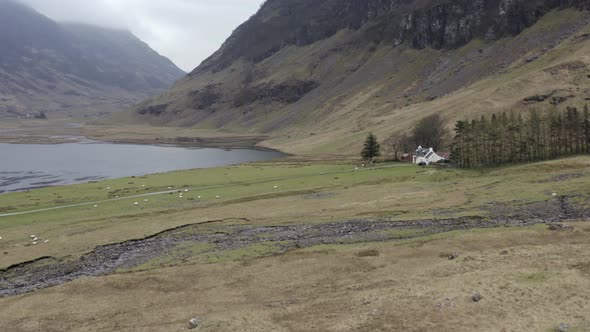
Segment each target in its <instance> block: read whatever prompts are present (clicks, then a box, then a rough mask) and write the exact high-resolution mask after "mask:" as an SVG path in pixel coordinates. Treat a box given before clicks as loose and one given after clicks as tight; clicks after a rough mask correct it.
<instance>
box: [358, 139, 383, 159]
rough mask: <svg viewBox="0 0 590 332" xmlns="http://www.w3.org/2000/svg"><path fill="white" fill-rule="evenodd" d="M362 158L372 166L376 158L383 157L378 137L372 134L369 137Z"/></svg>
mask: <svg viewBox="0 0 590 332" xmlns="http://www.w3.org/2000/svg"><path fill="white" fill-rule="evenodd" d="M361 156H362V157H363V159H364V160H366V161H368V162H369V163H370V164H372V163H373V161H374V160H375V158H377V157H379V156H381V146H380V145H379V142H377V136H375V135H373V134H372V133H371V134H369V136H367V139H366V140H365V146H364V148H363V151H362V152H361Z"/></svg>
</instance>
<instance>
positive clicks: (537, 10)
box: [191, 0, 590, 76]
mask: <svg viewBox="0 0 590 332" xmlns="http://www.w3.org/2000/svg"><path fill="white" fill-rule="evenodd" d="M568 7H577V8H590V4H589V3H588V1H586V0H453V1H436V0H326V1H322V2H321V3H318V1H314V0H269V1H267V2H266V3H265V4H264V6H263V7H262V8H261V10H260V11H259V12H258V13H257V14H256V15H255V16H254V17H252V18H251V19H250V20H249V21H248V22H246V23H244V24H243V25H242V26H240V27H239V28H238V29H237V30H236V31H235V33H234V34H233V35H232V36H231V37H230V38H229V39H228V40H227V42H226V43H225V44H224V45H223V47H222V48H221V49H220V50H219V51H218V52H217V53H216V54H215V55H213V56H212V57H211V58H209V59H208V60H207V61H205V62H204V63H203V64H202V65H201V66H200V67H199V68H197V69H196V70H195V71H194V72H193V73H191V75H193V76H194V75H197V74H198V73H201V72H203V71H205V70H208V69H213V70H220V69H223V68H224V67H226V66H228V65H230V64H231V63H232V62H233V61H235V60H237V59H239V58H244V59H247V60H249V61H253V62H259V61H261V60H263V59H265V58H267V57H268V56H270V55H272V54H274V53H275V52H277V51H279V50H280V49H282V48H283V47H285V46H287V45H299V46H303V45H308V44H311V43H314V42H317V41H319V40H322V39H325V38H329V37H331V36H333V35H334V34H336V33H337V32H338V31H340V30H342V29H352V30H358V29H361V28H366V31H365V37H366V40H370V41H373V42H388V43H392V44H394V45H400V44H402V43H408V44H410V45H412V46H413V47H415V48H418V49H421V48H425V47H433V48H435V49H440V48H455V47H459V46H461V45H464V44H466V43H467V42H469V41H471V40H472V39H474V38H482V39H485V40H497V39H499V38H502V37H505V36H511V35H517V34H519V33H520V32H521V31H522V30H524V29H525V28H527V27H529V26H531V25H532V24H534V23H535V22H536V21H537V20H538V19H539V18H540V17H542V16H543V15H545V14H546V13H547V12H548V11H550V10H552V9H555V8H568Z"/></svg>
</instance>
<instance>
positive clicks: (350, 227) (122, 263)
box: [0, 197, 589, 298]
mask: <svg viewBox="0 0 590 332" xmlns="http://www.w3.org/2000/svg"><path fill="white" fill-rule="evenodd" d="M568 201H569V198H567V197H565V198H564V197H558V198H556V199H553V200H552V201H550V202H541V203H535V204H528V205H524V206H520V207H518V208H514V207H512V208H507V207H506V206H505V205H503V204H493V206H492V207H488V211H490V212H491V213H492V215H494V216H493V217H491V218H453V219H438V220H434V219H432V220H419V221H391V220H383V219H381V220H377V219H373V220H368V219H354V220H347V221H343V222H333V223H319V224H294V225H281V226H256V225H248V223H249V222H250V221H249V220H247V219H242V220H239V223H238V224H235V223H234V224H233V225H225V224H224V222H225V220H214V221H210V222H208V223H205V224H203V223H199V224H192V225H186V226H181V227H178V228H174V229H170V230H166V231H164V232H161V233H158V234H155V235H153V236H150V237H146V238H143V239H138V240H130V241H125V242H121V243H115V244H110V245H104V246H98V247H96V248H95V249H94V250H93V251H92V252H89V253H87V254H85V255H82V256H80V257H77V258H56V257H41V258H39V259H36V260H33V261H29V262H24V263H21V264H16V265H13V266H10V267H8V268H6V269H4V270H0V298H1V297H9V296H15V295H20V294H24V293H28V292H32V291H36V290H39V289H43V288H47V287H51V286H56V285H60V284H63V283H66V282H69V281H72V280H75V279H78V278H80V277H92V276H104V275H109V274H113V273H116V271H118V270H126V269H132V268H133V267H137V266H140V265H142V264H145V263H147V262H149V261H150V260H153V259H155V258H159V257H165V256H167V255H168V256H170V255H175V252H174V248H178V246H181V245H187V244H188V245H192V244H208V245H209V247H210V249H207V250H210V251H212V252H213V251H223V250H232V249H239V248H245V247H248V246H251V245H255V244H259V243H265V244H274V245H275V246H276V248H278V249H277V251H276V252H275V253H285V252H288V251H291V250H295V249H298V248H305V247H311V246H315V245H321V244H353V243H366V242H380V241H396V240H402V239H409V238H416V237H422V236H426V235H431V234H437V233H443V232H449V231H454V230H468V229H478V228H495V227H519V226H527V225H534V224H550V223H554V222H557V221H560V220H572V219H577V220H579V219H580V218H588V217H589V216H588V212H587V211H586V210H585V209H584V210H583V209H576V208H574V207H572V206H571V204H569V203H568ZM233 220H234V222H235V219H233Z"/></svg>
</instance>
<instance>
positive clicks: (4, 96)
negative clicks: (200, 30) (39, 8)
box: [0, 0, 184, 116]
mask: <svg viewBox="0 0 590 332" xmlns="http://www.w3.org/2000/svg"><path fill="white" fill-rule="evenodd" d="M182 76H184V72H183V71H182V70H180V69H179V68H177V67H176V66H175V65H174V64H173V63H172V62H171V61H170V60H168V59H166V58H164V57H162V56H160V55H159V54H157V53H156V52H155V51H154V50H152V49H151V48H150V47H149V46H148V45H146V44H145V43H143V42H142V41H141V40H139V39H138V38H136V37H135V36H133V35H132V34H131V33H130V32H128V31H119V30H112V29H104V28H100V27H93V26H86V25H80V24H59V23H56V22H54V21H52V20H51V19H49V18H47V17H45V16H43V15H40V14H39V13H37V12H35V11H34V10H33V9H31V8H28V7H26V6H24V5H22V4H20V3H17V2H15V1H11V0H0V115H6V114H10V115H12V116H23V115H25V114H32V113H35V112H38V111H45V112H48V113H52V112H55V111H63V110H66V111H68V112H72V113H75V112H76V111H77V110H81V109H87V110H90V111H91V110H92V109H94V110H96V111H98V112H100V111H103V110H105V111H109V110H116V109H117V108H119V109H123V108H125V107H128V106H129V105H131V104H133V103H134V102H137V101H138V100H141V99H142V98H145V97H147V96H149V95H150V94H153V93H159V92H161V91H162V90H164V89H165V88H168V87H170V86H171V85H172V83H174V82H175V81H176V80H178V79H179V78H181V77H182Z"/></svg>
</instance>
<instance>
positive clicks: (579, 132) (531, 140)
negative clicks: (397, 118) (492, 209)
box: [451, 106, 590, 167]
mask: <svg viewBox="0 0 590 332" xmlns="http://www.w3.org/2000/svg"><path fill="white" fill-rule="evenodd" d="M451 151H452V154H453V160H454V161H455V163H456V164H457V166H459V167H489V166H496V165H503V164H508V163H515V162H534V161H539V160H547V159H550V158H559V157H562V156H566V155H572V154H580V153H590V110H589V109H588V107H587V106H586V107H584V110H583V112H581V111H578V109H577V108H575V107H568V108H567V109H566V110H564V111H562V112H560V111H558V110H557V109H554V110H552V111H550V112H544V113H541V112H537V110H535V109H531V110H530V111H529V112H528V114H527V116H526V117H523V115H522V114H518V116H516V115H515V113H511V114H510V115H508V114H506V113H502V114H500V115H499V116H498V115H496V114H492V116H491V118H489V120H488V118H486V117H485V116H482V117H481V118H480V120H479V121H478V120H472V121H457V123H456V125H455V137H454V138H453V144H452V148H451Z"/></svg>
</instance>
